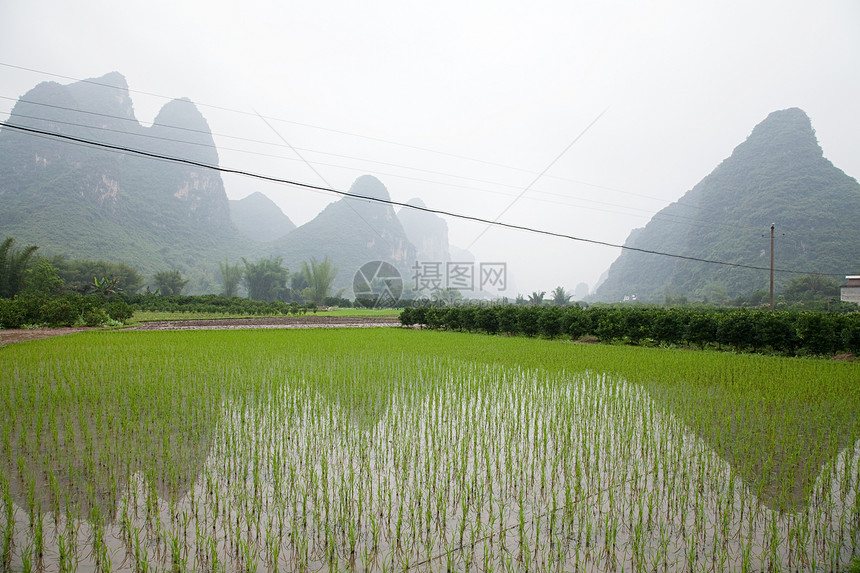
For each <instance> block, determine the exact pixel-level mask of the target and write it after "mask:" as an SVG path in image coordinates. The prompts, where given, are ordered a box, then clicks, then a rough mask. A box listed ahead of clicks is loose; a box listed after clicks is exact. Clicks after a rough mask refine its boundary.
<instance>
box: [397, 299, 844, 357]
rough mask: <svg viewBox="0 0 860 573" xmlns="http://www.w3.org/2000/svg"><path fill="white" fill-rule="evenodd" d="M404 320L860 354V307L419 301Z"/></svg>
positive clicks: (634, 340)
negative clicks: (444, 304) (798, 309)
mask: <svg viewBox="0 0 860 573" xmlns="http://www.w3.org/2000/svg"><path fill="white" fill-rule="evenodd" d="M400 322H401V324H403V325H415V324H420V325H424V326H426V327H429V328H435V329H448V330H460V331H468V332H485V333H487V334H508V335H525V336H543V337H546V338H556V337H568V338H571V339H573V340H578V339H582V338H586V337H594V338H596V339H597V340H599V341H601V342H626V343H631V344H650V345H675V346H679V345H686V346H698V347H700V348H703V349H704V348H706V347H716V348H729V349H733V350H735V351H749V352H771V353H777V354H784V355H790V356H794V355H805V354H815V355H832V354H837V353H841V352H846V353H853V354H860V313H857V312H854V313H850V314H833V313H822V312H785V311H780V312H770V311H767V310H750V309H731V310H720V309H712V310H705V309H685V308H660V307H647V306H624V307H613V306H591V307H588V308H580V307H576V306H573V307H542V306H514V305H491V306H468V305H467V306H451V307H436V306H420V307H414V308H407V309H404V310H403V312H402V313H401V314H400Z"/></svg>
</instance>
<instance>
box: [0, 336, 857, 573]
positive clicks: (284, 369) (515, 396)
mask: <svg viewBox="0 0 860 573" xmlns="http://www.w3.org/2000/svg"><path fill="white" fill-rule="evenodd" d="M415 335H418V336H421V335H423V333H402V334H397V335H396V336H398V337H400V336H407V337H414V336H415ZM119 336H120V337H123V336H125V337H126V338H127V335H122V334H120V335H119ZM153 336H158V335H157V334H152V333H149V334H147V337H148V338H146V339H144V340H146V341H155V344H156V346H155V347H148V348H146V349H141V350H140V351H131V350H130V351H129V352H130V353H129V354H128V355H125V354H123V352H124V351H123V350H122V348H126V347H125V346H124V345H125V342H123V346H122V348H120V347H112V349H113V350H116V351H117V352H118V353H119V354H117V355H114V362H116V363H117V364H114V365H113V366H111V365H108V364H103V371H93V370H92V366H93V365H94V364H95V362H93V361H95V360H96V355H95V354H91V353H89V352H86V351H85V352H83V353H80V352H79V353H78V354H77V355H75V357H70V356H69V355H67V354H64V353H57V354H55V355H50V354H49V355H48V356H47V357H46V359H45V360H43V361H42V363H41V364H39V365H34V366H32V368H33V370H31V371H27V370H26V369H25V368H24V367H23V362H19V365H20V366H21V368H19V369H18V370H17V371H16V372H13V373H12V374H11V375H9V376H7V378H5V379H4V380H3V382H4V384H6V386H3V387H2V391H3V394H2V397H3V400H4V403H5V405H9V406H13V407H16V413H15V414H12V415H10V414H5V415H3V417H0V423H2V427H0V430H2V444H0V459H2V465H0V471H2V480H0V488H2V491H0V494H2V497H0V528H3V529H2V531H0V535H2V536H3V537H2V544H3V546H2V550H3V555H2V558H3V560H4V561H3V563H4V564H5V565H6V566H8V567H9V568H11V569H13V570H33V571H35V570H41V571H61V570H63V571H72V570H76V571H95V570H111V571H154V570H161V571H171V570H175V571H187V570H190V571H219V570H222V571H275V570H278V571H302V570H305V571H327V570H342V571H347V570H355V571H467V570H473V571H500V570H504V571H526V570H528V571H622V570H623V571H680V570H685V571H686V570H710V571H725V570H737V571H742V570H747V571H761V570H792V571H794V570H803V571H806V570H809V571H811V570H833V569H838V568H839V567H841V566H844V565H845V564H847V563H848V562H850V561H851V559H852V556H857V555H858V554H860V553H858V551H860V548H858V546H857V545H858V543H860V496H858V490H860V440H858V439H857V436H856V434H852V433H851V432H845V433H842V432H840V431H837V430H838V428H836V430H834V434H833V435H834V436H835V437H834V438H833V439H832V440H830V441H827V442H826V443H824V442H822V443H820V444H813V446H814V449H815V450H816V452H818V453H815V454H813V453H810V452H809V451H807V450H804V449H803V448H802V447H801V446H800V445H799V444H797V443H795V442H791V441H790V440H789V441H781V440H782V438H781V437H779V436H773V437H772V439H771V440H770V441H768V440H767V439H765V438H764V437H763V438H762V440H763V442H765V443H771V441H774V440H775V441H776V442H777V443H783V442H784V444H785V451H784V452H776V454H772V455H768V456H764V457H759V458H757V457H756V456H757V455H758V454H756V453H755V448H751V447H747V446H745V445H743V444H741V443H735V442H733V441H731V440H729V439H726V437H727V436H728V437H733V438H739V437H743V436H745V435H747V434H744V433H743V431H741V430H738V427H739V424H742V422H743V419H742V417H741V418H739V419H732V420H730V421H729V422H728V423H727V424H726V425H725V427H727V428H729V431H728V432H721V431H720V430H719V429H715V428H719V427H722V426H719V424H717V425H715V424H714V423H709V424H703V425H697V424H696V423H695V422H694V420H695V419H696V418H695V416H691V414H690V411H687V410H684V409H683V407H682V406H680V404H682V403H683V401H680V402H679V401H678V400H677V396H675V395H674V394H672V392H671V391H667V390H666V388H665V387H663V386H659V385H656V386H655V385H649V384H643V383H637V382H631V381H628V380H627V379H625V378H623V377H620V376H618V375H617V374H609V373H606V372H601V371H599V370H574V369H559V368H547V369H542V368H535V367H531V366H529V367H525V366H523V367H513V366H510V365H493V364H487V363H483V362H476V361H473V360H464V359H460V358H449V357H439V356H433V355H427V354H412V353H408V352H406V351H405V350H404V349H405V348H406V347H403V348H396V349H395V348H393V347H391V346H390V344H391V341H389V343H388V344H389V348H390V351H389V352H387V353H379V352H377V351H375V350H372V351H368V349H366V348H365V349H363V350H360V351H347V350H343V349H341V350H332V349H333V348H335V346H333V345H332V343H333V342H334V341H336V340H340V339H338V338H336V337H337V336H339V335H337V334H328V335H324V336H326V337H327V338H326V340H325V341H321V343H320V346H313V347H309V348H302V347H300V344H299V340H300V339H298V338H290V339H289V340H288V341H284V340H282V339H276V338H271V337H272V336H274V335H272V334H269V335H267V336H269V337H270V338H266V339H265V340H260V339H257V338H254V339H251V340H253V341H254V342H264V341H266V342H267V344H272V341H274V340H277V341H278V342H276V343H274V344H275V348H274V349H273V348H269V347H267V348H268V350H265V351H261V350H259V349H258V350H257V351H253V350H250V349H248V348H244V349H242V350H238V351H237V350H235V347H234V346H231V345H230V344H227V341H228V340H229V341H230V342H236V341H242V340H243V341H245V342H246V343H247V342H249V339H242V338H231V339H228V340H225V339H224V338H200V339H196V340H193V341H191V342H189V346H188V348H187V349H180V350H182V351H183V352H185V351H190V350H191V349H197V351H198V352H200V351H201V350H202V349H204V348H208V349H210V350H212V349H220V351H221V356H222V357H221V358H218V359H209V360H207V361H201V362H200V363H195V362H193V361H189V360H188V359H187V358H182V359H177V358H170V357H169V356H165V355H158V354H157V353H156V354H155V355H153V354H151V352H152V351H153V350H156V349H160V350H161V351H164V352H167V351H168V349H169V348H173V351H174V352H175V351H177V349H176V348H175V346H174V344H175V341H176V340H178V339H177V338H170V340H169V342H168V341H165V340H162V339H158V338H152V337H153ZM208 336H211V334H210V335H208ZM231 336H234V337H235V336H238V335H235V334H234V335H231ZM293 336H301V334H296V335H293ZM309 336H312V337H316V336H323V335H317V334H312V335H309ZM99 340H102V341H103V340H106V339H99ZM356 340H358V339H356ZM410 340H412V339H410ZM203 341H209V342H210V343H211V344H214V346H213V347H206V346H202V345H201V344H200V343H201V342H203ZM341 342H343V340H341ZM534 342H540V341H534ZM103 349H104V348H103ZM589 352H592V351H591V350H589ZM144 356H146V357H148V358H146V360H147V362H146V363H145V368H142V367H141V360H143V359H144ZM153 356H156V357H153ZM249 358H256V360H249ZM98 363H99V364H102V363H101V362H98ZM195 364H197V366H196V367H194V365H195ZM120 373H122V374H124V376H125V378H124V379H123V380H122V384H118V385H116V386H114V381H115V380H116V378H115V376H116V375H118V374H120ZM35 374H38V375H39V376H41V380H42V382H43V384H44V385H34V384H33V380H32V379H31V378H32V376H34V375H35ZM15 381H17V383H18V385H17V386H16V387H14V388H13V387H12V386H11V384H12V383H13V382H15ZM28 385H29V388H26V387H27V386H28ZM136 385H138V386H136ZM709 392H710V393H709V395H713V394H714V393H713V392H712V391H709ZM688 399H690V400H693V399H697V397H696V394H695V393H689V394H688ZM16 405H17V406H16ZM25 406H28V408H25ZM34 406H35V407H34ZM734 409H735V410H737V408H734ZM738 416H740V414H738ZM851 424H854V426H852V425H851ZM773 427H774V428H776V429H774V430H773V431H772V433H774V434H778V433H779V432H780V431H781V430H780V426H778V425H777V426H773ZM847 427H848V428H854V427H856V422H851V423H849V424H848V426H847ZM712 430H713V431H712ZM798 434H799V435H803V433H802V432H799V433H798ZM744 448H746V449H744ZM762 460H763V461H762ZM745 461H746V462H749V463H745ZM757 472H758V473H757ZM798 492H800V493H798Z"/></svg>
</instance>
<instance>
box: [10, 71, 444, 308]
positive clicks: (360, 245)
mask: <svg viewBox="0 0 860 573" xmlns="http://www.w3.org/2000/svg"><path fill="white" fill-rule="evenodd" d="M9 123H11V124H14V125H20V126H23V127H30V128H35V129H39V130H44V131H48V132H51V133H58V134H63V135H68V136H73V137H77V138H81V139H86V140H91V141H99V142H104V143H107V144H109V145H116V146H120V147H126V148H130V149H135V150H140V151H144V152H149V153H155V154H158V155H163V156H169V157H177V158H182V159H187V160H190V161H192V162H195V163H199V164H203V165H212V166H217V165H218V151H217V149H216V148H215V144H214V142H213V140H212V135H211V133H210V131H209V126H208V124H207V123H206V120H205V118H204V117H203V116H202V114H201V113H200V111H199V110H198V108H197V107H196V106H195V105H194V104H193V103H192V102H190V101H189V100H187V99H177V100H173V101H171V102H169V103H167V104H166V105H164V107H163V108H162V109H161V111H160V113H159V114H158V116H157V117H156V119H155V121H154V123H153V125H152V127H148V128H147V127H144V126H142V125H141V124H140V123H139V122H138V121H137V119H136V118H135V115H134V108H133V106H132V102H131V99H130V97H129V93H128V86H127V84H126V82H125V79H124V78H123V76H122V75H120V74H118V73H116V72H112V73H110V74H107V75H105V76H102V77H100V78H96V79H93V80H87V81H83V82H76V83H73V84H70V85H65V86H64V85H60V84H57V83H55V82H46V83H42V84H39V85H37V86H36V87H35V88H33V89H32V90H30V91H29V92H28V93H27V94H25V95H24V96H23V97H22V98H21V99H20V100H19V102H18V103H17V104H16V106H15V108H14V109H13V112H12V114H11V117H10V119H9ZM0 173H3V177H2V179H0V234H3V235H4V236H13V237H15V238H16V240H17V241H18V242H19V243H21V244H27V243H31V244H37V245H39V247H40V249H41V251H40V252H42V253H46V254H63V255H67V256H69V257H71V258H88V259H104V260H109V261H123V262H127V263H130V264H132V265H134V266H136V267H138V268H139V269H140V270H141V271H142V272H144V273H145V274H147V275H151V274H153V273H155V272H157V271H159V270H164V269H169V268H177V269H179V270H180V271H182V272H183V274H185V275H186V276H189V277H191V278H192V283H191V285H190V286H191V288H190V289H189V290H190V291H192V292H216V291H217V290H218V287H219V285H218V279H217V276H216V274H217V268H218V262H220V261H224V260H225V259H229V260H231V261H234V262H235V261H237V260H239V259H240V258H241V257H245V258H247V259H249V260H253V259H257V258H260V257H282V258H283V261H284V264H285V265H286V266H288V268H290V270H293V271H295V270H298V269H299V267H300V265H301V262H302V261H306V260H309V259H310V258H311V257H315V258H316V259H317V260H322V259H324V258H325V257H329V258H331V259H332V260H333V261H334V264H335V266H336V267H337V268H338V269H339V270H340V273H339V274H338V279H337V280H336V286H339V287H348V286H350V285H351V279H352V275H353V274H354V273H355V271H356V270H357V269H358V268H359V267H360V266H361V264H364V263H365V262H368V261H371V260H377V259H378V260H386V261H389V262H392V263H393V264H395V265H396V266H398V267H400V268H402V269H403V270H404V272H406V271H407V269H408V267H409V265H411V264H413V263H414V261H415V257H416V253H417V251H416V248H415V247H414V246H413V245H412V244H411V243H410V242H409V238H408V237H407V235H406V233H405V231H404V229H403V226H402V225H401V223H400V221H399V219H398V216H397V214H396V213H395V212H394V209H393V208H392V207H391V206H390V205H385V204H383V203H375V202H367V201H360V200H356V199H350V198H344V199H341V200H339V201H336V202H334V203H332V204H330V205H329V206H328V207H327V208H326V209H324V210H323V211H322V212H321V213H320V214H319V215H318V216H317V217H316V218H315V219H313V220H312V221H310V222H308V223H306V224H305V225H302V226H301V227H299V228H296V227H295V225H294V224H293V223H292V222H291V221H290V219H289V217H288V215H286V214H284V213H283V212H282V211H281V210H280V209H279V208H278V207H277V206H276V205H275V204H274V203H273V202H272V201H271V200H269V199H268V198H267V197H266V196H264V195H262V194H261V193H254V194H251V195H249V196H248V197H245V198H244V199H241V200H235V201H229V200H228V198H227V194H226V192H225V189H224V184H223V182H222V179H221V175H220V173H219V172H218V171H217V170H213V169H207V168H205V167H198V166H195V165H188V164H184V163H175V162H169V161H163V160H155V159H152V158H148V157H141V156H139V155H135V154H130V153H122V152H117V151H113V150H106V149H101V148H95V147H92V146H86V145H82V144H75V143H74V142H69V141H62V140H56V139H50V138H45V137H36V136H34V135H33V134H27V133H23V132H19V131H16V130H14V129H8V128H6V129H3V130H0ZM351 191H352V192H353V193H356V194H359V195H365V196H371V197H379V198H382V199H388V198H389V194H388V191H387V189H386V188H385V186H384V185H383V184H382V183H381V182H380V181H379V180H378V179H376V178H375V177H372V176H363V177H359V178H358V179H357V180H356V182H355V184H354V185H353V187H352V189H351ZM434 219H436V220H437V221H436V223H435V226H434V225H433V224H431V225H430V226H429V227H428V226H427V225H426V224H425V226H424V228H423V230H422V231H418V232H419V235H420V234H421V233H423V235H421V236H422V237H423V238H422V239H421V240H422V241H424V242H426V243H428V244H435V245H437V246H438V248H437V249H436V250H435V251H434V252H433V253H432V255H433V256H439V257H444V259H442V260H445V259H447V257H448V255H447V250H446V249H447V244H448V238H447V227H446V226H445V224H444V221H442V220H441V219H439V218H438V217H435V216H434V215H432V214H424V215H423V220H424V221H425V223H426V221H428V220H429V221H431V222H432V221H433V220H434ZM430 228H433V229H434V232H438V233H440V236H437V237H427V232H428V229H430ZM425 254H426V252H425Z"/></svg>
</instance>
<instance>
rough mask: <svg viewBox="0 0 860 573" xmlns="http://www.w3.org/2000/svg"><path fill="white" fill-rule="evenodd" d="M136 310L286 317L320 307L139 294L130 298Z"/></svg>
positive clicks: (208, 296)
mask: <svg viewBox="0 0 860 573" xmlns="http://www.w3.org/2000/svg"><path fill="white" fill-rule="evenodd" d="M127 300H128V303H129V304H130V305H131V306H132V307H134V309H135V310H147V311H152V312H199V313H207V314H233V315H236V314H239V315H267V316H271V315H286V314H304V313H306V312H308V311H313V310H315V309H316V305H314V304H309V305H300V304H299V303H297V302H292V303H287V302H280V301H274V302H266V301H262V300H252V299H249V298H239V297H224V296H219V295H214V294H212V295H199V296H182V295H177V296H161V295H145V294H138V295H134V296H130V297H128V298H127Z"/></svg>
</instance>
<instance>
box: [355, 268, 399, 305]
mask: <svg viewBox="0 0 860 573" xmlns="http://www.w3.org/2000/svg"><path fill="white" fill-rule="evenodd" d="M352 291H353V292H354V293H355V302H356V304H360V305H361V306H363V307H365V308H383V307H391V306H395V305H396V304H397V302H398V301H399V300H400V296H401V295H402V294H403V278H402V277H401V276H400V271H398V270H397V269H396V268H395V267H394V265H392V264H390V263H386V262H385V261H371V262H369V263H365V264H363V265H361V268H360V269H358V272H356V273H355V276H354V277H353V279H352Z"/></svg>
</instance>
